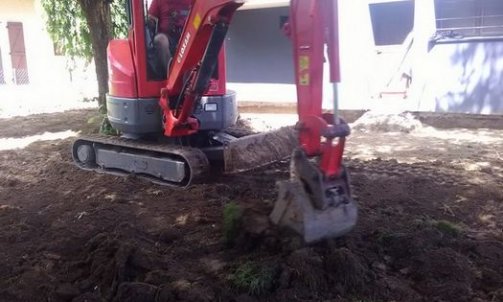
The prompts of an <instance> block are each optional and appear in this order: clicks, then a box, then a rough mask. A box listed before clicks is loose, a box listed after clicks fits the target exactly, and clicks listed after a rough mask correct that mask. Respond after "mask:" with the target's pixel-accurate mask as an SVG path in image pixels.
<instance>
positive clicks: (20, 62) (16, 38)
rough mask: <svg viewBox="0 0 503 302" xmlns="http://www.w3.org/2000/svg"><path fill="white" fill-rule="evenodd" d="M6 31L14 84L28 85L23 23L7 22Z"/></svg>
mask: <svg viewBox="0 0 503 302" xmlns="http://www.w3.org/2000/svg"><path fill="white" fill-rule="evenodd" d="M7 31H8V35H9V44H10V58H11V63H12V69H13V71H14V75H13V76H14V83H15V84H16V85H26V84H29V83H30V79H29V76H28V66H27V64H26V51H25V47H24V33H23V23H21V22H7Z"/></svg>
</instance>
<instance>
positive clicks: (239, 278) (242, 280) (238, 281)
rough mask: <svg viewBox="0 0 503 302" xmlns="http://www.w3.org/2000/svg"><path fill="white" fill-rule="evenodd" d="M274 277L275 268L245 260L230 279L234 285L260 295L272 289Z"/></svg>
mask: <svg viewBox="0 0 503 302" xmlns="http://www.w3.org/2000/svg"><path fill="white" fill-rule="evenodd" d="M274 277H275V270H274V268H272V267H270V266H259V265H257V264H255V263H253V262H245V263H243V264H241V265H239V266H238V267H237V268H236V270H235V271H234V272H233V273H231V274H230V275H229V276H228V280H229V281H230V282H231V284H232V285H233V286H234V287H236V288H238V289H240V290H246V291H248V294H250V295H255V296H259V295H262V294H264V293H266V292H267V291H270V290H271V289H272V287H273V285H274V279H275V278H274Z"/></svg>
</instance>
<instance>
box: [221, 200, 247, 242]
mask: <svg viewBox="0 0 503 302" xmlns="http://www.w3.org/2000/svg"><path fill="white" fill-rule="evenodd" d="M242 213H243V211H242V210H241V208H240V207H239V206H238V205H237V204H236V203H234V202H230V203H228V204H226V205H225V207H224V226H223V232H224V242H225V244H226V245H227V246H232V245H234V241H235V240H236V238H237V236H238V234H239V229H240V227H241V217H242Z"/></svg>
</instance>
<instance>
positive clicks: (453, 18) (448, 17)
mask: <svg viewBox="0 0 503 302" xmlns="http://www.w3.org/2000/svg"><path fill="white" fill-rule="evenodd" d="M435 14H436V24H437V35H438V36H440V37H445V38H465V37H494V36H503V1H502V0H435Z"/></svg>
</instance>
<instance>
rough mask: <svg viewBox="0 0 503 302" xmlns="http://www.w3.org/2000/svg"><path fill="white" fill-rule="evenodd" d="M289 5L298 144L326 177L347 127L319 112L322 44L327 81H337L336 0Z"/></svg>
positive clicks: (338, 161) (298, 0) (335, 171)
mask: <svg viewBox="0 0 503 302" xmlns="http://www.w3.org/2000/svg"><path fill="white" fill-rule="evenodd" d="M290 5H291V7H290V11H291V15H290V22H289V23H288V25H287V30H286V32H287V33H288V34H289V35H290V37H291V38H292V41H293V44H294V64H295V80H296V84H297V99H298V103H297V108H298V115H299V124H298V129H299V142H300V146H301V147H302V149H303V150H304V152H305V153H306V155H307V156H320V157H321V160H320V169H321V170H322V171H323V173H324V175H325V176H326V177H336V176H339V174H340V168H341V165H342V156H343V152H344V143H345V137H346V136H347V135H349V127H348V126H347V125H346V124H345V123H344V121H336V119H335V118H334V114H322V102H323V64H324V57H325V46H327V52H328V59H329V62H330V81H331V82H339V81H340V68H339V39H338V21H337V20H338V18H337V16H338V14H337V1H334V0H292V1H291V3H290ZM336 122H337V124H336Z"/></svg>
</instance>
